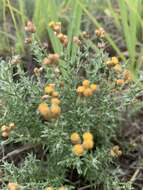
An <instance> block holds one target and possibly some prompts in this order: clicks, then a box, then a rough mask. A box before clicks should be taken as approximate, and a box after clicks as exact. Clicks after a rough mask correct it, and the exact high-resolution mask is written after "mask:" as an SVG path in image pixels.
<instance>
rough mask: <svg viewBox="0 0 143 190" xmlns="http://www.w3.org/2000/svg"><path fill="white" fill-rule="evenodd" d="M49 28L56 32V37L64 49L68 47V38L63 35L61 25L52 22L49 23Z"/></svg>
mask: <svg viewBox="0 0 143 190" xmlns="http://www.w3.org/2000/svg"><path fill="white" fill-rule="evenodd" d="M49 27H50V28H51V29H52V30H53V31H54V32H55V35H56V36H57V38H58V39H59V41H60V42H61V43H62V44H63V46H64V47H67V45H68V37H67V35H65V34H63V33H61V23H60V22H54V21H51V22H50V23H49Z"/></svg>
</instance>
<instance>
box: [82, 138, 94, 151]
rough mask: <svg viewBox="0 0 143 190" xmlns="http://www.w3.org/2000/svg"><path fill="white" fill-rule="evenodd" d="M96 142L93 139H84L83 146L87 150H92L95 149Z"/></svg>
mask: <svg viewBox="0 0 143 190" xmlns="http://www.w3.org/2000/svg"><path fill="white" fill-rule="evenodd" d="M93 146H94V142H93V140H84V141H83V148H84V149H86V150H91V149H93Z"/></svg>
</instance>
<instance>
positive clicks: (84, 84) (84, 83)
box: [82, 80, 90, 88]
mask: <svg viewBox="0 0 143 190" xmlns="http://www.w3.org/2000/svg"><path fill="white" fill-rule="evenodd" d="M82 85H83V86H84V87H85V88H87V87H89V85H90V81H89V80H84V81H83V82H82Z"/></svg>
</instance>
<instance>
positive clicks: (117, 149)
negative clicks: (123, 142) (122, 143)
mask: <svg viewBox="0 0 143 190" xmlns="http://www.w3.org/2000/svg"><path fill="white" fill-rule="evenodd" d="M110 154H111V156H113V157H119V156H121V155H122V151H121V150H120V147H119V146H118V145H116V146H113V148H112V149H111V151H110Z"/></svg>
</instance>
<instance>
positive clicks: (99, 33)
mask: <svg viewBox="0 0 143 190" xmlns="http://www.w3.org/2000/svg"><path fill="white" fill-rule="evenodd" d="M95 34H96V36H97V37H99V38H104V37H105V30H104V29H103V28H99V29H97V30H95Z"/></svg>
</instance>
